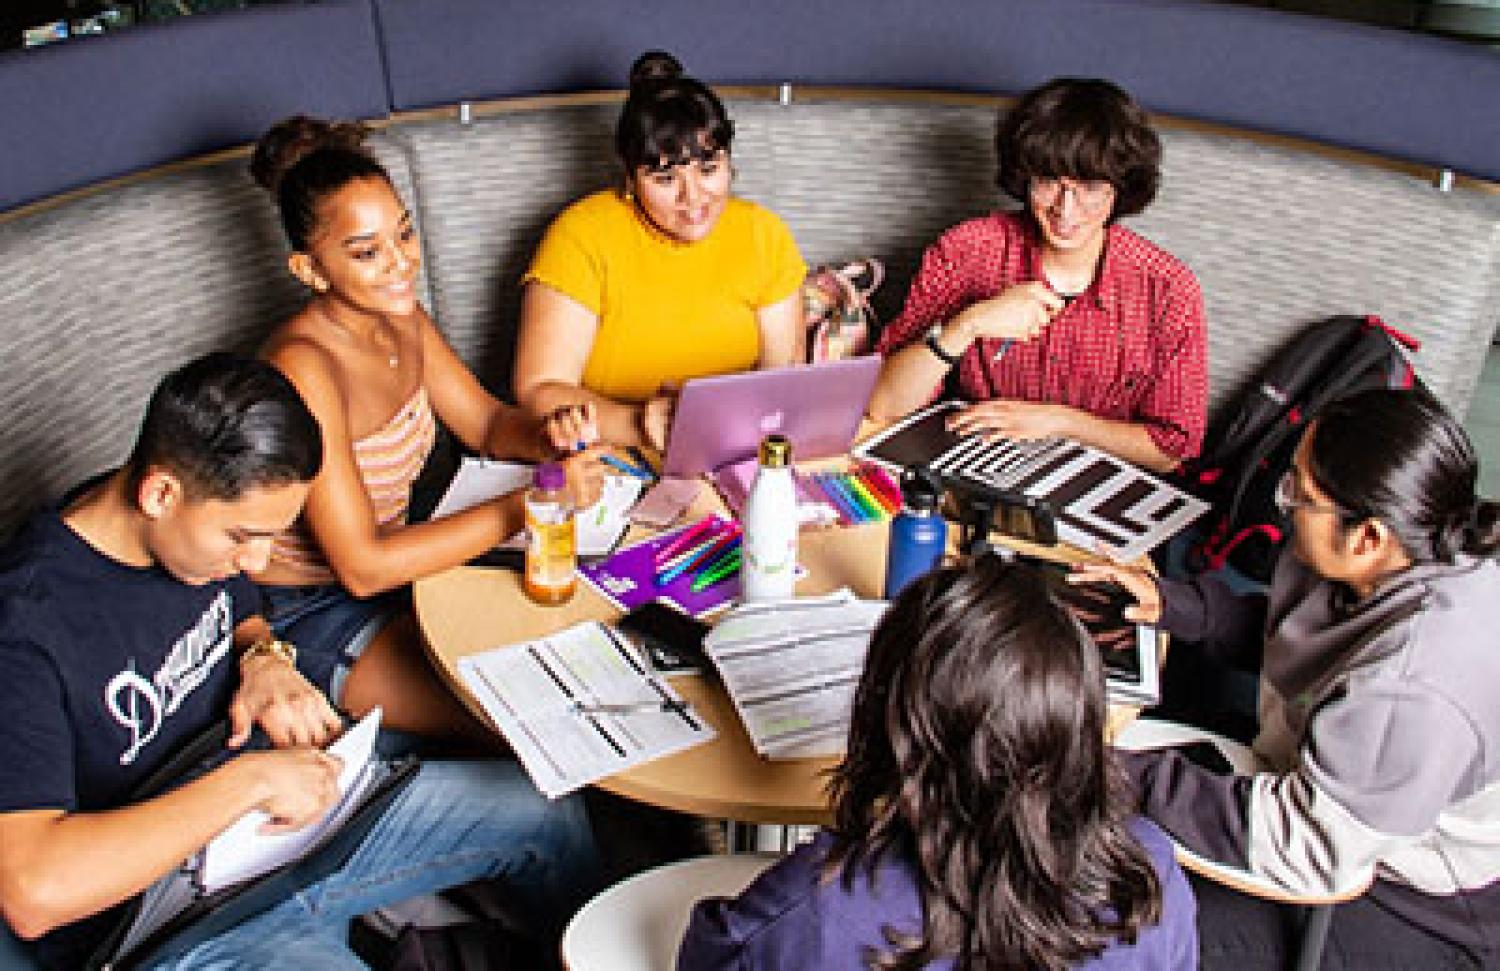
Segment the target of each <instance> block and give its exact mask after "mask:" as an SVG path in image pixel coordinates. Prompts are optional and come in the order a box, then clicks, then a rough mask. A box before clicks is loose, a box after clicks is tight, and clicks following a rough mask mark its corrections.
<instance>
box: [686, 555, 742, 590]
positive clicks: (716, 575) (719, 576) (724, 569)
mask: <svg viewBox="0 0 1500 971" xmlns="http://www.w3.org/2000/svg"><path fill="white" fill-rule="evenodd" d="M739 568H740V551H739V550H735V551H734V554H733V555H732V556H731V557H730V558H729V559H728V560H726V561H725V562H723V563H721V564H719V565H718V566H716V567H715V568H714V569H712V570H710V571H708V572H707V573H705V574H703V575H702V576H700V577H699V578H698V579H696V580H694V581H693V586H692V592H693V593H702V592H703V591H705V590H707V589H708V588H709V587H711V586H713V585H714V584H716V583H723V582H724V581H725V580H728V579H729V578H730V577H732V576H734V575H735V573H737V572H738V571H739Z"/></svg>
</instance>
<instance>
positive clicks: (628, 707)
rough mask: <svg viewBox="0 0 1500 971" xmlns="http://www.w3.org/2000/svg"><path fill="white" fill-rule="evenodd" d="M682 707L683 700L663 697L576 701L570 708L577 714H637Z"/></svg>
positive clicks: (675, 709)
mask: <svg viewBox="0 0 1500 971" xmlns="http://www.w3.org/2000/svg"><path fill="white" fill-rule="evenodd" d="M682 708H683V703H682V702H678V701H671V700H668V699H663V700H661V701H626V702H613V703H604V702H585V701H575V702H574V703H573V704H572V706H571V707H570V708H569V710H570V711H572V712H573V713H574V714H577V715H636V714H642V713H644V712H648V711H681V710H682Z"/></svg>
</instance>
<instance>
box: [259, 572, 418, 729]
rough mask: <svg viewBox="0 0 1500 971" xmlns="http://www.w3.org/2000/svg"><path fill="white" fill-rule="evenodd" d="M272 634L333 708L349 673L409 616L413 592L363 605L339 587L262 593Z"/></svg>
mask: <svg viewBox="0 0 1500 971" xmlns="http://www.w3.org/2000/svg"><path fill="white" fill-rule="evenodd" d="M260 591H261V594H262V596H264V598H265V610H266V620H268V621H269V622H270V624H271V630H273V631H275V633H276V636H277V637H280V638H282V639H283V640H287V641H291V642H292V643H293V644H295V645H296V647H297V669H298V670H299V671H301V672H302V675H303V677H305V678H307V680H309V681H311V682H312V683H313V684H314V685H315V686H316V687H317V688H318V689H319V690H321V691H322V692H323V693H324V694H325V695H327V696H328V700H329V701H331V702H333V703H334V704H335V705H336V704H338V703H339V701H340V699H341V698H342V696H343V693H344V682H345V681H347V680H348V679H349V670H350V669H351V668H352V667H354V662H355V661H357V660H359V656H360V655H361V654H363V653H364V650H365V648H366V647H369V646H370V641H372V640H374V638H375V635H376V634H379V633H380V631H381V629H382V628H384V627H385V625H387V624H389V623H390V622H391V621H392V620H394V619H395V618H396V617H397V616H398V615H399V614H401V613H402V612H403V611H410V610H411V588H410V587H402V588H400V589H399V590H392V591H390V592H388V593H381V594H376V595H375V596H373V597H365V598H363V599H361V598H359V597H355V596H354V595H353V594H351V593H350V592H349V591H347V590H345V589H344V588H343V587H341V586H339V585H338V584H337V583H327V584H317V585H313V586H306V587H289V586H274V585H270V584H263V585H262V586H261V588H260Z"/></svg>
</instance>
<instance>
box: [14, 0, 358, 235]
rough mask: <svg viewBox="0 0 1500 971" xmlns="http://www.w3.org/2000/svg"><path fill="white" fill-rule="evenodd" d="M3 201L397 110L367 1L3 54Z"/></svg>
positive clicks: (214, 18)
mask: <svg viewBox="0 0 1500 971" xmlns="http://www.w3.org/2000/svg"><path fill="white" fill-rule="evenodd" d="M0 79H3V80H0V84H3V97H0V132H4V133H5V134H4V135H3V136H0V211H3V210H5V209H9V208H12V207H14V206H17V205H20V204H22V203H25V202H28V201H31V200H33V199H38V198H41V197H44V196H50V195H54V194H56V193H59V192H63V191H66V190H68V189H74V188H78V187H79V186H84V185H88V184H90V183H92V182H97V181H100V180H102V179H108V178H111V177H114V176H118V175H124V174H127V173H130V172H134V171H138V170H140V169H144V168H149V167H151V166H154V165H159V164H161V163H164V162H169V161H173V160H176V159H180V158H185V157H190V156H193V155H199V154H202V153H203V152H207V151H212V150H215V149H220V148H224V147H226V146H230V145H237V144H242V143H244V142H247V141H251V140H253V139H254V138H255V137H256V136H258V135H259V134H260V132H261V131H262V130H263V129H264V128H265V127H266V126H267V125H269V124H270V123H271V122H273V121H275V120H276V119H278V118H280V117H282V116H284V115H288V114H292V113H295V112H307V113H313V114H325V115H331V116H338V117H346V118H371V117H380V116H383V115H385V114H386V111H387V107H386V105H387V100H386V90H385V79H384V75H383V73H382V68H381V63H380V50H379V45H378V44H377V42H376V36H375V28H374V20H373V17H372V15H371V11H370V8H369V5H368V3H366V2H364V0H332V2H327V3H320V4H316V5H302V4H298V5H287V6H277V7H261V8H252V9H247V10H244V11H238V12H233V13H221V14H211V15H203V16H197V17H185V18H182V19H180V20H175V21H170V22H167V23H164V24H154V25H144V26H139V27H133V28H131V29H129V30H122V31H119V32H118V33H114V34H106V35H104V36H101V37H91V38H84V39H80V40H76V41H69V42H68V43H65V44H59V45H57V46H55V47H44V48H38V49H35V50H24V51H13V52H9V53H7V54H4V55H0Z"/></svg>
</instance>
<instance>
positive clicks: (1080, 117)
mask: <svg viewBox="0 0 1500 971" xmlns="http://www.w3.org/2000/svg"><path fill="white" fill-rule="evenodd" d="M995 144H996V149H997V150H998V152H999V156H1000V170H999V183H1000V187H1001V188H1002V189H1004V190H1005V191H1006V192H1007V193H1009V194H1010V195H1011V196H1013V197H1015V198H1017V199H1021V200H1024V201H1025V203H1026V205H1025V208H1024V209H1022V210H1020V211H1018V212H997V213H994V214H992V215H989V216H983V217H980V218H978V219H972V220H969V221H967V222H964V223H960V224H959V225H958V226H955V227H953V228H952V229H950V230H948V231H947V232H946V233H944V234H943V235H942V237H940V238H939V239H938V241H937V242H936V243H934V244H933V245H932V246H931V247H930V248H928V250H927V253H926V254H925V255H924V257H923V259H922V265H921V268H920V269H919V270H918V272H917V276H916V278H915V279H914V280H913V282H912V286H911V290H910V292H909V293H908V294H907V298H906V307H905V309H904V310H903V311H902V313H901V316H900V317H898V318H896V319H895V320H894V321H892V322H891V324H890V326H889V327H887V328H886V329H885V332H884V333H883V334H882V335H881V339H880V345H879V350H880V352H881V353H882V354H883V355H885V364H884V367H883V368H882V370H881V374H880V380H879V383H878V384H877V385H876V388H875V394H874V396H873V397H872V398H871V400H870V413H871V415H873V416H874V417H876V418H894V417H897V416H900V415H903V414H905V413H907V412H909V411H912V410H914V409H916V408H918V407H920V406H921V405H923V404H926V403H927V402H928V401H931V400H932V399H933V398H934V397H935V396H936V395H937V394H938V393H939V392H940V391H941V389H942V386H943V384H944V382H945V380H946V379H947V378H948V376H949V371H950V370H953V369H954V368H957V375H956V378H957V386H958V388H959V390H960V391H961V393H962V394H963V396H964V397H965V398H967V399H969V400H970V401H971V402H973V404H971V405H969V406H968V407H967V408H964V409H963V410H961V411H959V412H957V413H955V415H954V418H953V421H952V425H953V428H954V429H955V430H956V431H960V432H964V433H968V432H980V433H985V434H994V435H1003V436H1007V437H1010V438H1022V439H1030V438H1041V437H1047V436H1063V437H1067V438H1071V439H1074V440H1076V441H1079V442H1083V443H1086V444H1089V445H1093V446H1096V447H1098V448H1101V449H1104V450H1105V451H1108V452H1111V453H1113V454H1115V455H1117V456H1119V457H1120V458H1123V459H1125V460H1127V461H1130V462H1133V463H1135V464H1136V465H1140V466H1143V467H1145V468H1148V469H1155V470H1158V471H1163V470H1168V469H1171V468H1173V467H1175V466H1176V465H1177V464H1178V463H1179V462H1181V461H1182V460H1183V459H1187V458H1191V457H1193V456H1194V455H1196V454H1197V453H1198V450H1199V448H1200V446H1201V445H1202V441H1203V430H1204V425H1205V422H1206V415H1207V399H1208V364H1207V338H1206V332H1205V325H1204V316H1203V295H1202V292H1201V291H1200V290H1199V287H1198V281H1197V280H1196V279H1195V278H1194V276H1193V274H1192V271H1190V270H1189V269H1188V268H1187V266H1186V265H1184V264H1183V263H1182V262H1181V261H1180V260H1178V259H1176V258H1175V257H1173V256H1172V255H1171V254H1170V253H1167V252H1166V251H1165V250H1163V249H1161V248H1160V247H1158V246H1155V245H1154V244H1152V243H1151V242H1149V241H1148V240H1146V239H1145V238H1143V237H1141V236H1139V235H1137V234H1136V233H1134V232H1132V231H1130V230H1129V229H1126V228H1125V227H1124V226H1121V225H1119V223H1118V222H1117V220H1118V219H1119V218H1120V217H1121V216H1132V215H1136V214H1137V213H1140V212H1142V211H1143V210H1144V209H1145V208H1146V207H1147V206H1148V205H1149V204H1150V203H1151V200H1152V199H1153V198H1154V197H1155V195H1156V189H1157V185H1158V183H1159V181H1160V161H1161V143H1160V142H1159V141H1158V140H1157V137H1156V133H1155V132H1154V131H1153V130H1152V129H1151V126H1150V123H1149V121H1148V120H1147V118H1146V114H1145V112H1144V111H1143V110H1142V109H1141V107H1140V106H1139V105H1137V104H1136V103H1135V101H1133V100H1132V99H1131V97H1130V96H1129V95H1128V94H1126V93H1125V92H1124V91H1122V90H1120V89H1119V88H1118V87H1116V86H1115V85H1113V84H1111V83H1109V82H1108V81H1100V80H1083V79H1077V78H1059V79H1057V80H1053V81H1049V82H1048V83H1046V84H1044V85H1042V86H1041V87H1039V88H1036V89H1034V90H1032V91H1030V92H1028V93H1027V94H1025V95H1024V96H1022V98H1021V99H1020V101H1018V102H1017V103H1016V105H1015V107H1014V108H1013V109H1012V110H1011V111H1010V112H1009V113H1008V114H1007V115H1005V116H1004V117H1002V119H1001V121H1000V125H999V130H998V132H997V134H996V138H995Z"/></svg>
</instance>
